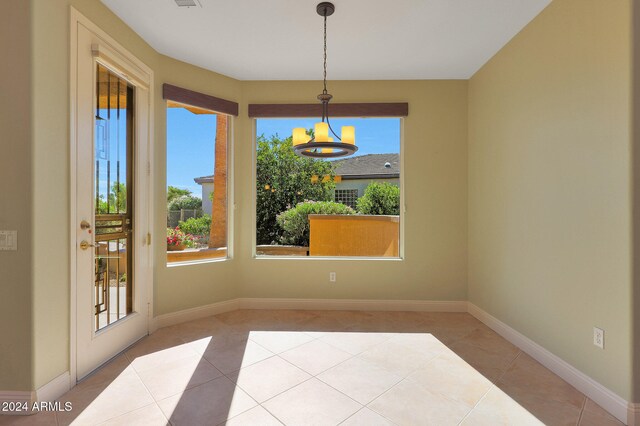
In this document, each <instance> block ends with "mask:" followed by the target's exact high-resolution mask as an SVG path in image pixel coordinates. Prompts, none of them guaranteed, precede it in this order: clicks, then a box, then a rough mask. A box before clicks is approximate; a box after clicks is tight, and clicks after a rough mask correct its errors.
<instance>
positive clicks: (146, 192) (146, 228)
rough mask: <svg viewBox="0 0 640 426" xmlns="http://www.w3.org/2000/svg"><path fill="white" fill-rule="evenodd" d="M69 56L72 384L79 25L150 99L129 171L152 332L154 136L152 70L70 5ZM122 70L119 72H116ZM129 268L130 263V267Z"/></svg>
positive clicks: (97, 52)
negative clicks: (144, 133)
mask: <svg viewBox="0 0 640 426" xmlns="http://www.w3.org/2000/svg"><path fill="white" fill-rule="evenodd" d="M70 17H71V19H70V55H69V106H70V109H69V112H70V114H69V119H70V123H69V124H70V126H69V172H70V175H69V236H70V239H69V266H70V269H69V271H70V300H69V305H70V306H69V307H70V312H69V314H70V315H69V373H70V381H71V383H70V386H71V387H73V386H75V384H76V383H77V381H78V378H77V342H78V336H77V308H78V306H77V288H78V287H77V284H78V283H77V262H76V252H77V250H78V248H77V238H78V215H77V211H76V206H77V199H78V197H77V194H76V191H77V173H78V164H77V148H78V140H77V138H78V132H77V126H78V119H77V114H78V108H77V80H78V72H77V63H78V62H77V61H78V27H79V26H83V27H84V28H86V29H87V30H89V31H90V32H91V33H93V34H94V35H95V36H96V37H97V38H98V39H99V40H100V43H99V45H97V46H95V47H94V49H93V55H94V56H96V57H98V58H100V59H101V62H106V63H108V64H111V65H114V66H115V68H116V69H118V64H124V65H126V68H127V71H133V72H131V73H124V74H127V76H128V77H130V78H131V80H133V81H136V80H138V81H142V82H144V85H145V86H147V87H146V88H147V90H148V93H149V103H148V105H147V114H145V115H146V116H145V117H142V120H139V121H138V123H140V122H141V121H142V122H146V125H147V127H148V129H147V138H146V140H140V139H139V138H137V139H136V144H137V148H135V155H134V157H135V164H134V169H137V170H138V171H139V172H138V173H137V174H136V176H134V180H135V184H134V191H135V194H134V199H135V200H136V201H135V203H136V208H137V210H138V211H139V212H141V213H140V215H138V214H137V213H136V218H137V220H136V221H135V223H136V228H135V230H134V232H135V233H136V234H137V238H138V241H145V245H144V246H138V247H136V252H137V253H138V254H137V255H138V256H141V261H140V262H135V263H134V264H136V265H137V272H136V280H137V281H138V282H139V281H140V280H144V281H146V283H145V285H146V295H145V296H146V300H145V301H142V303H143V304H144V303H146V304H147V306H148V309H147V331H149V330H151V321H152V318H153V292H154V288H153V284H154V281H155V280H154V275H153V272H154V268H153V264H154V250H153V242H152V241H151V235H152V231H153V225H154V214H153V212H154V210H153V205H154V204H153V203H154V196H153V193H154V188H153V176H154V168H153V161H152V160H153V155H154V150H153V136H154V100H155V97H154V89H155V85H154V76H153V70H152V69H151V68H150V67H148V66H147V65H146V64H145V63H143V62H142V61H140V60H139V59H138V58H136V57H135V55H133V54H132V53H131V52H129V51H128V50H127V49H126V48H124V47H123V46H122V45H120V44H119V43H118V42H117V41H115V40H114V39H113V38H112V37H111V36H109V35H108V34H107V33H106V32H104V31H103V30H101V29H100V28H99V27H98V26H97V25H95V24H94V23H93V22H91V21H90V20H89V19H87V18H86V17H85V16H84V15H82V14H81V13H80V12H78V10H76V9H75V8H73V7H71V8H70ZM118 71H121V70H118ZM131 266H132V267H133V265H131ZM141 313H142V312H141Z"/></svg>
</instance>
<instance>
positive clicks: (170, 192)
mask: <svg viewBox="0 0 640 426" xmlns="http://www.w3.org/2000/svg"><path fill="white" fill-rule="evenodd" d="M182 195H192V194H191V191H189V190H188V189H180V188H178V187H175V186H171V185H169V186H168V187H167V204H169V203H170V202H171V201H173V200H174V199H176V198H178V197H180V196H182Z"/></svg>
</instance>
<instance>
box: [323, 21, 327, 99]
mask: <svg viewBox="0 0 640 426" xmlns="http://www.w3.org/2000/svg"><path fill="white" fill-rule="evenodd" d="M323 79H324V90H323V91H322V93H324V94H326V93H327V10H326V9H325V11H324V77H323Z"/></svg>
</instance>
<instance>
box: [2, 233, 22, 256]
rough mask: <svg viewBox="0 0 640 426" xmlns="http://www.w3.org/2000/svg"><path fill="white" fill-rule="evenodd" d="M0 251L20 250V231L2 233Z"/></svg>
mask: <svg viewBox="0 0 640 426" xmlns="http://www.w3.org/2000/svg"><path fill="white" fill-rule="evenodd" d="M0 250H7V251H16V250H18V231H0Z"/></svg>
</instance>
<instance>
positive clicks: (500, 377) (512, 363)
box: [494, 349, 524, 385]
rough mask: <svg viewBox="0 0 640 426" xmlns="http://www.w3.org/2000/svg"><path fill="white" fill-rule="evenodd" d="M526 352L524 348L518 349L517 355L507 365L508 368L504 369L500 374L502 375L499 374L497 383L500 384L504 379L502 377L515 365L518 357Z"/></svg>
mask: <svg viewBox="0 0 640 426" xmlns="http://www.w3.org/2000/svg"><path fill="white" fill-rule="evenodd" d="M523 353H524V352H522V350H520V349H518V353H517V354H516V356H515V357H514V358H513V359H512V360H511V362H509V365H507V368H505V369H504V371H503V372H502V374H500V376H498V377H497V378H496V381H495V383H494V384H495V385H497V384H498V382H499V381H501V380H502V378H503V377H504V376H505V375H506V374H507V372H508V371H509V369H510V368H511V367H513V365H514V364H515V363H516V361H517V360H518V358H520V355H522V354H523Z"/></svg>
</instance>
